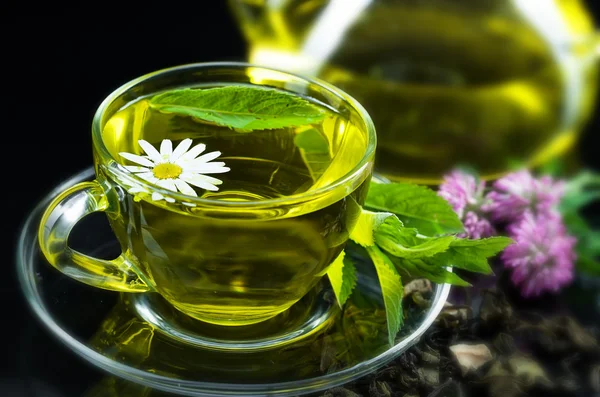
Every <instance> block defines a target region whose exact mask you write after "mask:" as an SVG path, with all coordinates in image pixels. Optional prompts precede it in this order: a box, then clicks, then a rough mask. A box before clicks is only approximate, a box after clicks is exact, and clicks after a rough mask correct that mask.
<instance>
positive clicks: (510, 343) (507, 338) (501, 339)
mask: <svg viewBox="0 0 600 397" xmlns="http://www.w3.org/2000/svg"><path fill="white" fill-rule="evenodd" d="M494 349H495V350H496V351H497V352H498V353H500V354H511V353H512V352H514V351H515V349H516V348H515V339H514V338H513V337H512V336H511V335H509V334H505V333H500V334H498V336H496V338H495V339H494Z"/></svg>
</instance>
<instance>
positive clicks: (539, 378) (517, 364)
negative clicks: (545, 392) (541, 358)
mask: <svg viewBox="0 0 600 397" xmlns="http://www.w3.org/2000/svg"><path fill="white" fill-rule="evenodd" d="M508 365H509V367H510V368H511V371H512V373H513V374H514V375H515V376H516V377H517V378H519V379H520V380H522V381H523V383H524V384H525V385H527V386H531V385H534V384H538V385H541V386H547V387H551V386H552V385H553V383H552V381H551V380H550V378H548V375H547V374H546V371H545V370H544V368H542V366H541V365H540V364H539V363H538V362H537V361H535V360H533V359H532V358H529V357H527V356H523V355H514V356H512V357H510V358H509V359H508Z"/></svg>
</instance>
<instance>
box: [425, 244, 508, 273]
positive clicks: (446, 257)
mask: <svg viewBox="0 0 600 397" xmlns="http://www.w3.org/2000/svg"><path fill="white" fill-rule="evenodd" d="M512 243H513V240H512V239H510V238H508V237H503V236H497V237H490V238H485V239H480V240H469V239H457V240H455V241H453V242H451V243H450V246H449V248H448V251H446V252H442V253H439V254H437V255H436V256H435V257H434V260H436V261H437V262H438V263H439V264H440V266H453V267H457V268H459V269H464V270H468V271H470V272H474V273H482V274H491V273H492V269H491V267H490V264H489V262H488V259H489V258H491V257H493V256H495V255H497V254H498V253H499V252H501V251H502V250H504V248H506V247H508V246H509V245H510V244H512ZM432 281H433V280H432Z"/></svg>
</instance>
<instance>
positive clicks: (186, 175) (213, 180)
mask: <svg viewBox="0 0 600 397" xmlns="http://www.w3.org/2000/svg"><path fill="white" fill-rule="evenodd" d="M198 176H200V177H202V179H203V180H205V181H206V182H208V183H210V184H212V185H222V184H223V181H222V180H220V179H217V178H213V177H212V176H208V175H201V174H194V173H192V172H184V173H182V174H181V175H179V179H181V180H182V181H186V182H187V181H189V180H194V178H196V177H198Z"/></svg>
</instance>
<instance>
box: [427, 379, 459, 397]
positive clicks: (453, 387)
mask: <svg viewBox="0 0 600 397" xmlns="http://www.w3.org/2000/svg"><path fill="white" fill-rule="evenodd" d="M463 396H465V394H464V393H463V390H462V387H461V385H460V384H459V383H458V382H456V381H453V380H452V379H448V380H447V381H446V382H444V383H443V384H441V385H440V386H439V387H437V388H436V389H435V390H434V391H432V392H431V393H429V394H428V395H427V397H463Z"/></svg>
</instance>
